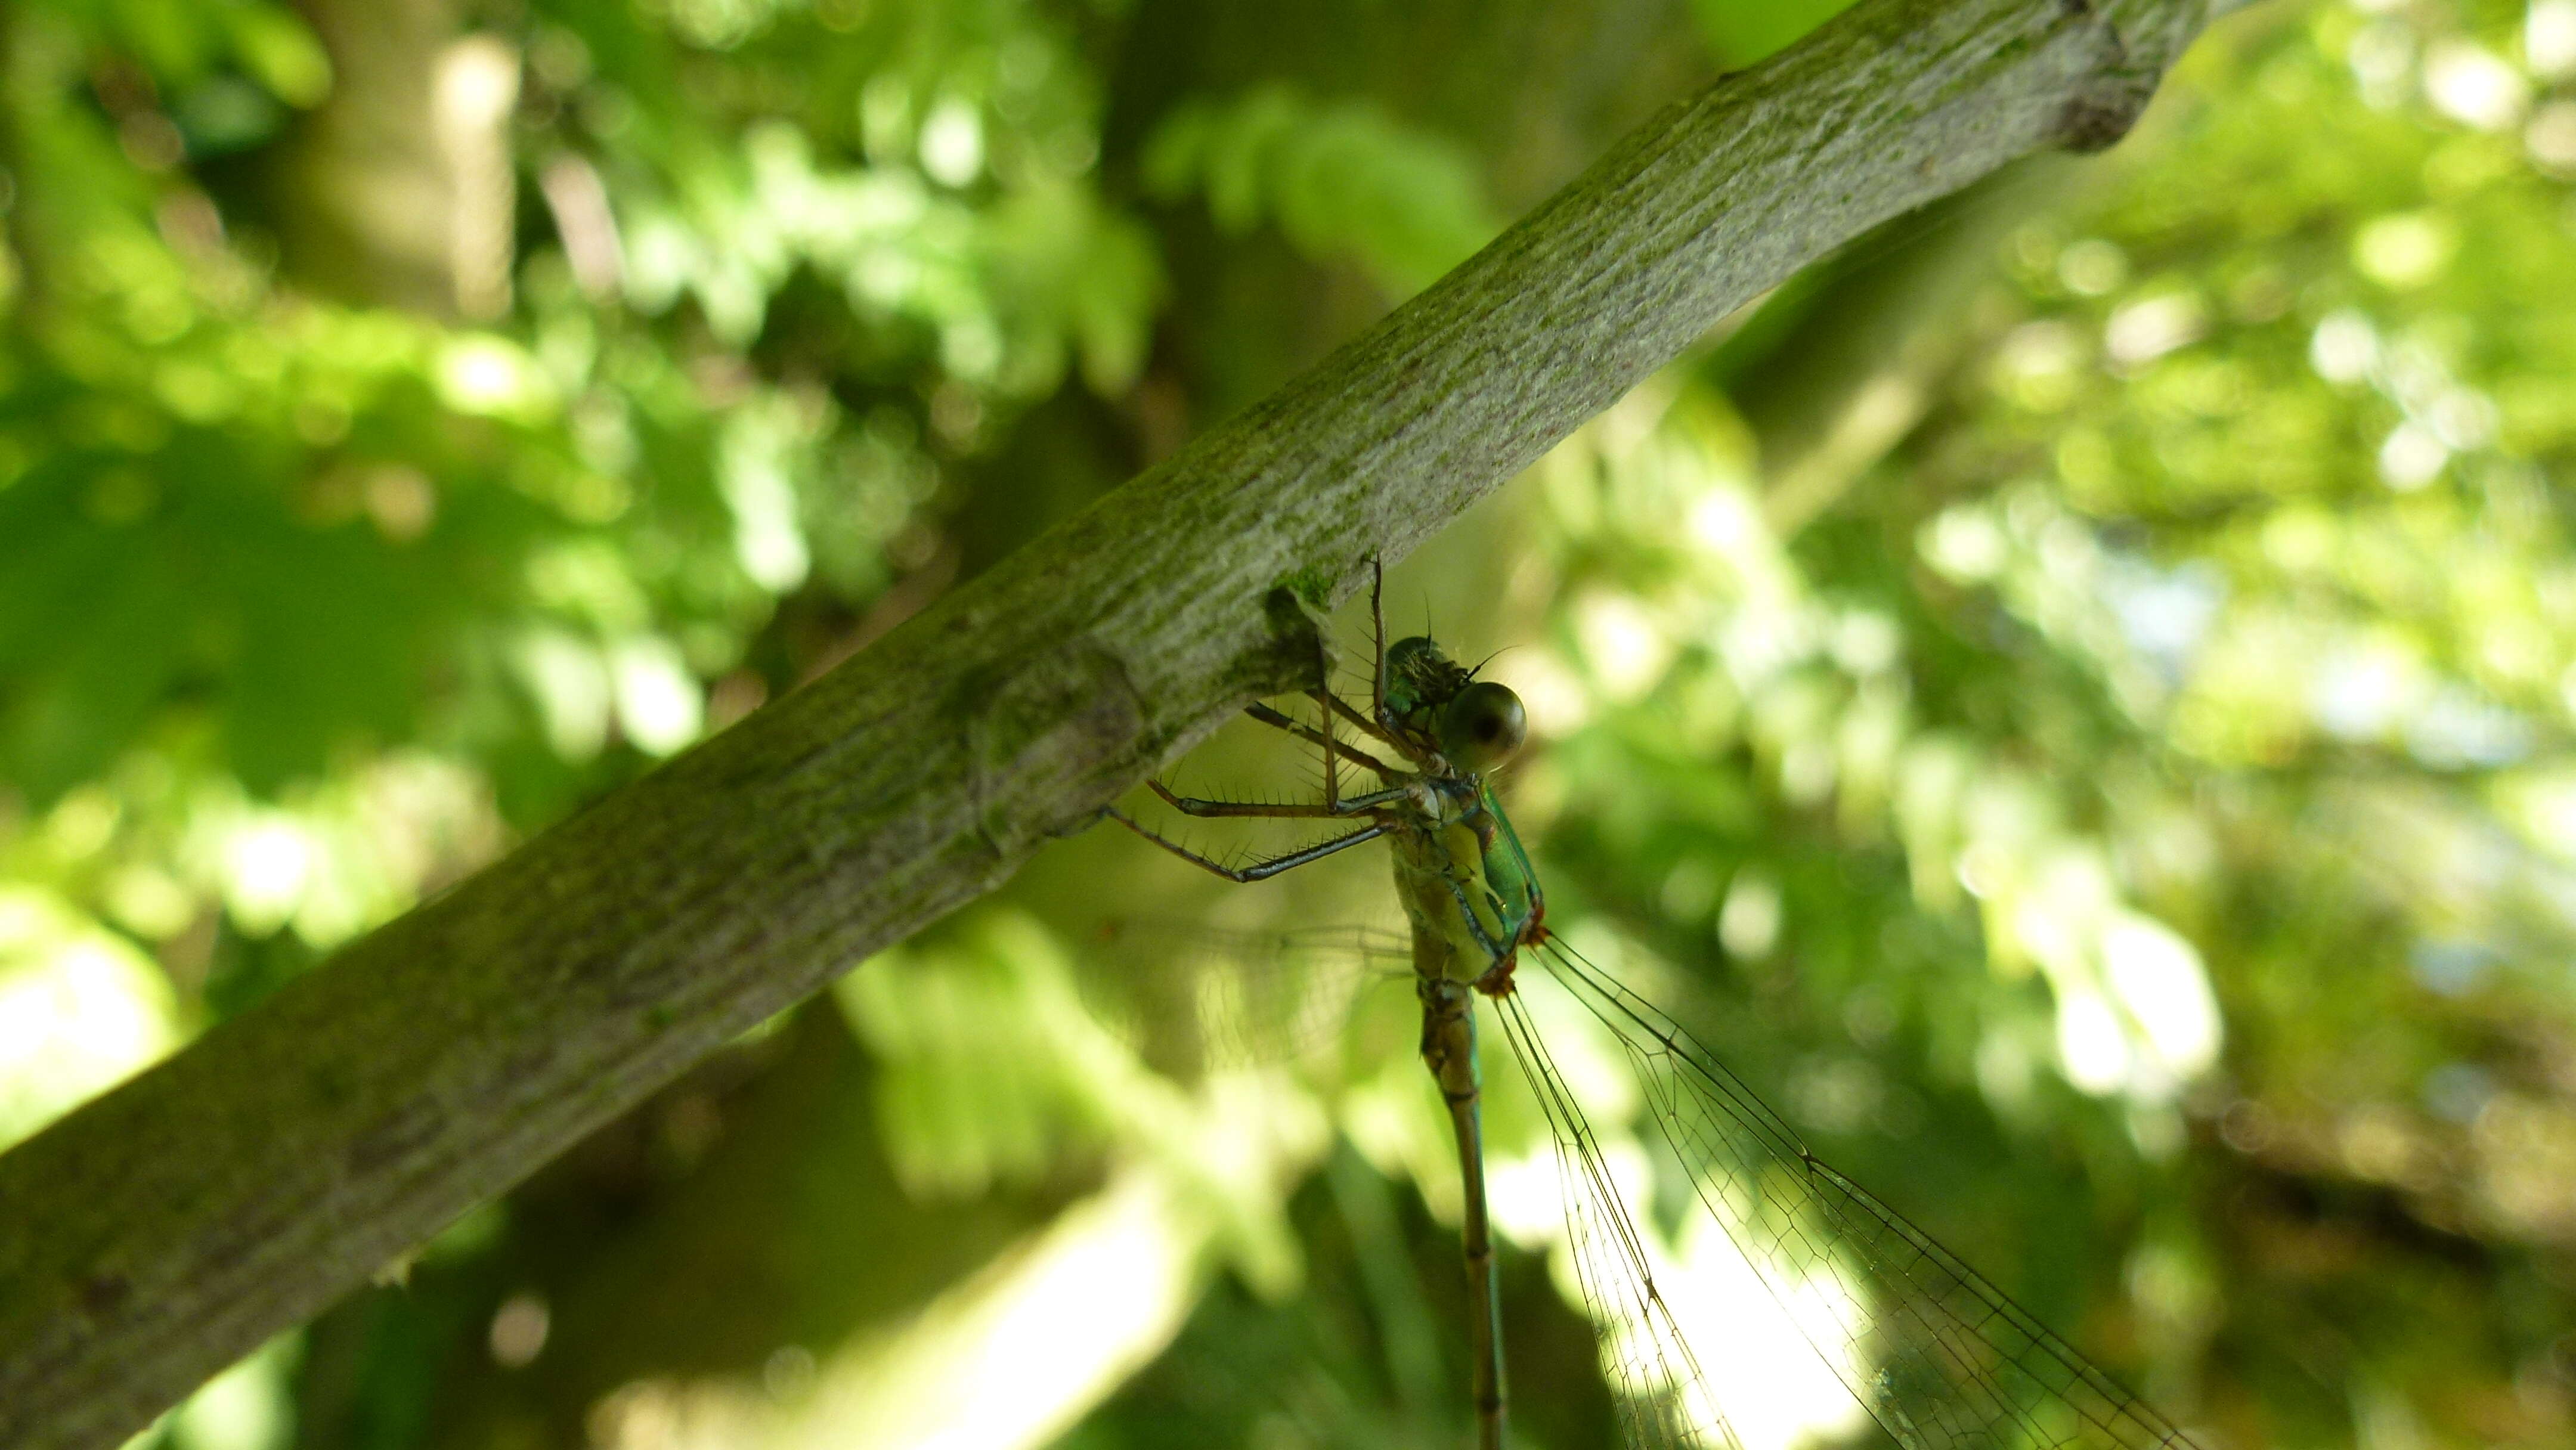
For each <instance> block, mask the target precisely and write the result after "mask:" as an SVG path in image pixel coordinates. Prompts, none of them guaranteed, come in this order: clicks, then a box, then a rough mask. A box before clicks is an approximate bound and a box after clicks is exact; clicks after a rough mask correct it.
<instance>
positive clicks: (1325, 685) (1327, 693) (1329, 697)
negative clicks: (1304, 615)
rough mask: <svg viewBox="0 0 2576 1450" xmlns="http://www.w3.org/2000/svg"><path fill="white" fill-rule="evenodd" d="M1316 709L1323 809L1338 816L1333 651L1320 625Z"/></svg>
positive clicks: (1339, 794)
mask: <svg viewBox="0 0 2576 1450" xmlns="http://www.w3.org/2000/svg"><path fill="white" fill-rule="evenodd" d="M1315 708H1316V710H1317V711H1319V712H1320V713H1321V714H1322V717H1323V735H1324V809H1325V810H1327V811H1333V812H1336V813H1338V812H1339V811H1340V810H1341V807H1342V775H1341V758H1340V757H1339V756H1337V755H1336V754H1334V752H1333V649H1332V646H1331V645H1330V644H1327V643H1326V642H1325V640H1324V631H1323V629H1322V628H1321V627H1320V626H1319V627H1318V628H1317V629H1316V630H1315Z"/></svg>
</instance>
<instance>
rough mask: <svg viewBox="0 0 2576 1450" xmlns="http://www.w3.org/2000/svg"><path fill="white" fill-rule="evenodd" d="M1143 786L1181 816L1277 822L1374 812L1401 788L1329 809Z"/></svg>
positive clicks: (1155, 783) (1157, 784)
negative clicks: (1207, 797)
mask: <svg viewBox="0 0 2576 1450" xmlns="http://www.w3.org/2000/svg"><path fill="white" fill-rule="evenodd" d="M1145 784H1146V785H1147V786H1149V787H1151V788H1152V789H1153V792H1154V794H1156V795H1158V796H1161V797H1162V798H1163V804H1165V805H1167V806H1170V807H1171V808H1172V809H1173V810H1176V811H1179V812H1180V813H1181V814H1182V815H1185V816H1202V817H1205V816H1267V817H1272V818H1275V819H1278V820H1288V821H1301V820H1302V821H1315V820H1326V821H1328V820H1340V819H1344V818H1347V817H1350V816H1356V815H1361V814H1363V813H1365V812H1368V811H1372V810H1375V809H1377V808H1378V807H1379V806H1383V805H1386V804H1388V803H1390V802H1392V801H1395V800H1398V799H1400V798H1401V797H1402V796H1403V795H1404V791H1403V790H1402V789H1400V788H1399V789H1390V790H1373V791H1370V792H1369V793H1368V794H1367V795H1358V796H1352V797H1350V798H1349V799H1347V800H1343V801H1337V802H1335V803H1334V804H1332V805H1329V806H1321V805H1313V806H1299V805H1272V804H1269V803H1268V802H1266V801H1212V800H1202V799H1200V798H1199V797H1197V796H1186V795H1174V794H1172V790H1171V787H1169V786H1167V785H1165V784H1163V783H1162V782H1161V781H1159V780H1149V781H1147V782H1145Z"/></svg>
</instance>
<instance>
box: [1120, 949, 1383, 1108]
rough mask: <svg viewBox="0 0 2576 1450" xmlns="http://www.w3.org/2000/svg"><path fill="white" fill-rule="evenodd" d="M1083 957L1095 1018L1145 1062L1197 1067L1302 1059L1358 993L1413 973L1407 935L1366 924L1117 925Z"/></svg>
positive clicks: (1335, 1028)
mask: <svg viewBox="0 0 2576 1450" xmlns="http://www.w3.org/2000/svg"><path fill="white" fill-rule="evenodd" d="M1080 955H1081V961H1080V968H1079V970H1078V971H1077V972H1076V973H1075V983H1076V985H1077V987H1078V988H1079V990H1080V992H1081V994H1082V1000H1083V1005H1084V1006H1085V1007H1087V1008H1089V1009H1090V1011H1091V1013H1092V1015H1093V1016H1094V1017H1096V1018H1098V1019H1099V1020H1100V1021H1101V1022H1102V1023H1103V1024H1105V1025H1106V1026H1108V1027H1109V1028H1110V1030H1111V1031H1113V1032H1115V1033H1117V1034H1118V1036H1119V1037H1120V1038H1121V1039H1123V1040H1124V1041H1126V1042H1127V1044H1128V1045H1129V1046H1130V1047H1133V1048H1134V1049H1136V1051H1137V1053H1138V1054H1139V1055H1140V1056H1142V1057H1144V1058H1145V1059H1146V1060H1147V1061H1149V1062H1153V1063H1157V1064H1160V1065H1162V1066H1164V1067H1166V1068H1172V1067H1180V1068H1186V1069H1190V1070H1196V1071H1208V1070H1214V1069H1221V1068H1228V1067H1243V1066H1252V1065H1257V1064H1265V1063H1278V1062H1289V1061H1294V1060H1296V1059H1298V1058H1301V1057H1305V1056H1307V1055H1308V1054H1310V1053H1313V1052H1316V1051H1318V1050H1320V1049H1321V1048H1322V1047H1323V1046H1325V1045H1326V1044H1328V1043H1330V1042H1332V1041H1333V1040H1334V1039H1335V1037H1336V1036H1337V1035H1338V1034H1339V1033H1340V1032H1341V1030H1342V1027H1343V1024H1344V1023H1346V1022H1347V1021H1349V1019H1350V1016H1351V1013H1352V1011H1353V1010H1354V1008H1355V1007H1356V1006H1357V1005H1358V1003H1359V1001H1360V999H1361V997H1362V995H1363V994H1365V993H1367V992H1369V991H1370V990H1371V989H1372V988H1375V987H1379V986H1382V985H1385V984H1387V983H1389V982H1392V981H1396V980H1399V979H1403V980H1410V978H1411V977H1412V966H1411V962H1412V954H1411V949H1410V947H1409V946H1408V945H1407V943H1406V942H1405V939H1404V938H1403V937H1401V936H1398V935H1396V934H1394V933H1392V932H1386V931H1378V930H1373V929H1370V928H1365V927H1321V928H1312V929H1305V930H1293V931H1226V930H1223V929H1220V928H1214V927H1206V926H1199V925H1194V924H1188V923H1180V922H1163V921H1137V920H1120V921H1112V922H1108V923H1105V924H1104V925H1103V926H1102V927H1101V928H1100V929H1099V930H1098V931H1097V932H1095V933H1093V934H1092V935H1091V938H1090V940H1088V941H1087V942H1085V943H1084V946H1083V950H1082V952H1081V954H1080Z"/></svg>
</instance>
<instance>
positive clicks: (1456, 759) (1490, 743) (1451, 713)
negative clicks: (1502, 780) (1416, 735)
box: [1440, 680, 1529, 773]
mask: <svg viewBox="0 0 2576 1450" xmlns="http://www.w3.org/2000/svg"><path fill="white" fill-rule="evenodd" d="M1527 739H1529V712H1528V711H1526V710H1524V709H1522V708H1521V697H1520V696H1518V695H1515V694H1513V693H1512V692H1511V690H1510V688H1509V687H1508V686H1504V685H1498V684H1495V683H1494V682H1493V681H1491V680H1479V681H1477V682H1476V683H1475V684H1472V685H1469V686H1468V687H1466V688H1465V689H1463V690H1460V691H1459V692H1458V693H1457V694H1456V695H1455V696H1453V697H1451V699H1450V701H1449V704H1448V705H1447V707H1445V708H1444V709H1442V710H1441V712H1440V753H1441V754H1442V755H1445V756H1447V757H1448V758H1449V763H1450V764H1452V765H1454V766H1456V767H1458V768H1459V769H1460V770H1466V771H1474V772H1477V773H1482V772H1484V771H1488V770H1491V769H1493V768H1494V767H1495V766H1498V765H1500V764H1502V763H1503V762H1504V761H1506V760H1509V759H1511V758H1512V756H1513V755H1515V754H1516V753H1518V752H1519V750H1520V748H1521V744H1522V742H1523V741H1526V740H1527Z"/></svg>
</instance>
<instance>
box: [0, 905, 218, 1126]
mask: <svg viewBox="0 0 2576 1450" xmlns="http://www.w3.org/2000/svg"><path fill="white" fill-rule="evenodd" d="M179 1039H180V1032H179V1026H178V1022H177V1019H176V1012H175V1010H174V1005H173V1003H172V1001H171V996H170V989H169V986H168V984H167V982H166V981H164V979H163V978H162V977H161V975H160V974H159V973H158V972H156V971H154V970H153V969H152V964H151V963H150V961H148V960H147V959H145V958H144V957H143V955H142V954H141V953H139V952H137V951H135V950H134V948H133V947H132V946H131V945H129V944H128V943H127V942H126V940H125V939H124V938H123V937H120V936H118V935H116V934H115V933H113V932H111V931H109V930H107V929H106V928H105V927H103V926H101V925H99V924H98V923H96V922H94V921H91V920H89V919H88V918H87V917H85V916H83V915H82V914H81V913H80V912H79V911H78V910H76V909H75V908H73V907H72V906H71V904H70V903H68V902H65V901H63V900H61V899H60V898H58V897H56V896H54V895H53V894H51V893H50V892H45V891H41V890H37V889H34V888H30V887H24V886H11V887H0V1146H5V1145H7V1144H11V1143H15V1142H16V1141H18V1140H19V1139H21V1138H24V1137H26V1136H27V1135H28V1134H30V1133H33V1132H35V1131H36V1130H37V1129H38V1128H41V1127H43V1126H44V1125H45V1124H46V1123H48V1122H51V1121H52V1120H53V1119H54V1118H56V1117H59V1116H60V1115H62V1114H63V1113H64V1112H67V1111H69V1110H70V1109H71V1108H73V1107H75V1106H77V1105H78V1104H79V1103H81V1102H82V1101H83V1100H85V1099H87V1098H89V1097H92V1096H94V1095H96V1094H98V1093H101V1092H104V1091H106V1090H107V1089H108V1088H110V1087H113V1086H114V1085H115V1084H116V1083H118V1082H119V1081H122V1080H123V1079H125V1078H126V1077H128V1076H131V1075H132V1074H134V1073H136V1072H139V1071H141V1070H142V1069H143V1068H145V1067H148V1066H150V1065H151V1064H152V1063H153V1062H155V1061H156V1060H158V1059H159V1058H160V1057H161V1056H162V1055H163V1054H164V1053H167V1052H169V1051H170V1050H171V1049H172V1048H174V1047H176V1046H178V1044H179Z"/></svg>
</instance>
